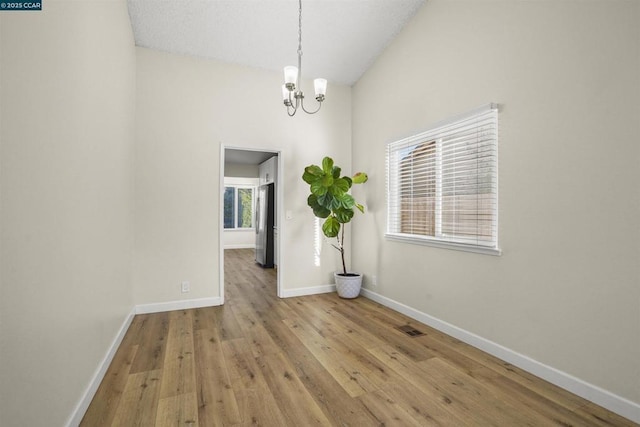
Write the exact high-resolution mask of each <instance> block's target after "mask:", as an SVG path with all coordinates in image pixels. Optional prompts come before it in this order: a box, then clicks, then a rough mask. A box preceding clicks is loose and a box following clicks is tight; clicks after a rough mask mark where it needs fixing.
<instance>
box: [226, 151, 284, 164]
mask: <svg viewBox="0 0 640 427" xmlns="http://www.w3.org/2000/svg"><path fill="white" fill-rule="evenodd" d="M273 156H277V154H276V153H272V152H265V151H253V150H235V149H232V148H226V149H225V150H224V162H225V163H235V164H241V165H259V164H260V163H262V162H264V161H266V160H267V159H270V158H272V157H273Z"/></svg>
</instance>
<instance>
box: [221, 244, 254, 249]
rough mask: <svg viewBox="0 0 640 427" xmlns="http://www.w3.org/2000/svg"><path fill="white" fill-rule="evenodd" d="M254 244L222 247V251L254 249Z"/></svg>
mask: <svg viewBox="0 0 640 427" xmlns="http://www.w3.org/2000/svg"><path fill="white" fill-rule="evenodd" d="M255 248H256V244H255V243H247V244H239V245H224V249H255Z"/></svg>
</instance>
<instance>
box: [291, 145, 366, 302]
mask: <svg viewBox="0 0 640 427" xmlns="http://www.w3.org/2000/svg"><path fill="white" fill-rule="evenodd" d="M340 173H341V169H340V168H339V167H338V166H335V165H334V164H333V159H332V158H330V157H325V158H324V159H322V166H317V165H310V166H307V167H306V168H304V174H303V175H302V179H303V180H304V182H306V183H307V184H309V190H310V191H311V194H310V195H309V197H308V198H307V204H308V205H309V207H310V208H311V209H312V210H313V214H314V215H315V216H316V217H318V218H323V219H324V220H325V221H324V223H323V224H322V232H323V234H324V235H325V236H327V237H329V238H334V237H335V238H336V240H337V244H331V245H332V246H333V247H334V248H336V249H337V250H338V251H339V252H340V257H341V258H342V272H335V273H334V278H335V281H336V290H337V291H338V295H339V296H340V297H341V298H355V297H357V296H358V295H359V294H360V287H361V286H362V275H361V274H358V273H350V272H347V265H346V263H345V260H344V229H345V227H344V226H345V225H346V224H348V223H349V222H350V221H351V219H352V218H353V215H354V213H355V211H354V209H358V210H359V211H360V212H362V213H364V206H362V205H361V204H359V203H357V202H356V201H355V199H354V198H353V196H352V195H351V194H349V189H351V186H352V185H353V184H363V183H365V182H367V179H368V176H367V174H366V173H363V172H358V173H356V174H355V175H353V176H352V177H348V176H340Z"/></svg>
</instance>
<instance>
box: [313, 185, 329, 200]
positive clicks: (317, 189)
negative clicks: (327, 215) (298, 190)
mask: <svg viewBox="0 0 640 427" xmlns="http://www.w3.org/2000/svg"><path fill="white" fill-rule="evenodd" d="M327 190H328V188H327V186H325V185H324V184H323V182H322V180H321V179H318V180H316V181H313V182H312V183H311V192H312V193H313V194H315V195H316V196H318V198H319V197H320V196H323V195H324V194H326V193H327ZM320 204H322V202H320Z"/></svg>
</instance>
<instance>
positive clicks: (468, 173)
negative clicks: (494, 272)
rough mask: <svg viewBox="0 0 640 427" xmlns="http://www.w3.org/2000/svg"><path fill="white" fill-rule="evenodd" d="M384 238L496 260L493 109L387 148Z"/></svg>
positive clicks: (480, 110) (475, 112)
mask: <svg viewBox="0 0 640 427" xmlns="http://www.w3.org/2000/svg"><path fill="white" fill-rule="evenodd" d="M386 237H387V238H390V239H396V240H403V241H408V242H411V243H423V244H431V245H434V246H442V247H448V248H456V249H462V250H470V251H473V252H482V253H490V254H499V249H498V108H497V105H496V104H488V105H486V106H483V107H480V108H478V109H475V110H473V111H471V112H469V113H466V114H463V115H461V116H458V117H455V118H452V119H450V120H447V121H446V122H444V123H441V124H438V125H436V126H434V127H432V128H431V129H429V130H427V131H425V132H422V133H420V134H418V135H414V136H411V137H408V138H405V139H402V140H400V141H395V142H392V143H390V144H388V146H387V233H386Z"/></svg>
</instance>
